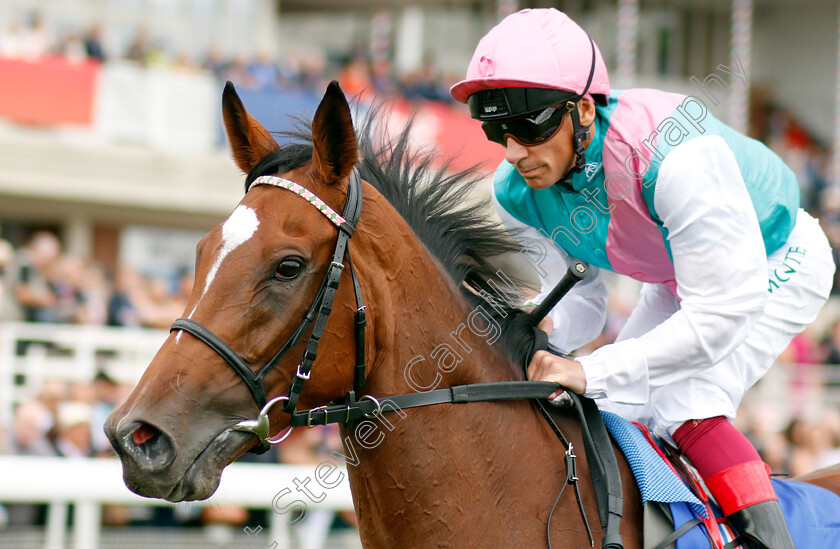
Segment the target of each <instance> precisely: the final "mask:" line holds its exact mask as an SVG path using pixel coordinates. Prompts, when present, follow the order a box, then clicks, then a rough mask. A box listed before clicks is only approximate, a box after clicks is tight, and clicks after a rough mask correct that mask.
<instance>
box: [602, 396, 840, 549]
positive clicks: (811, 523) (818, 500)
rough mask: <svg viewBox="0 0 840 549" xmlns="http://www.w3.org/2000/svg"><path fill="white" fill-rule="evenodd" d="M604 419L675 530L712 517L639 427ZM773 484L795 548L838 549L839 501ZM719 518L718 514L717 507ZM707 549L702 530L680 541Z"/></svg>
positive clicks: (795, 485) (686, 548) (803, 487)
mask: <svg viewBox="0 0 840 549" xmlns="http://www.w3.org/2000/svg"><path fill="white" fill-rule="evenodd" d="M601 416H602V417H603V418H604V424H606V426H607V429H608V430H609V431H610V434H611V435H612V437H613V439H614V440H615V441H616V443H617V444H618V446H619V447H620V448H621V451H622V452H624V455H625V457H626V458H627V461H628V463H629V464H630V468H631V469H632V470H633V475H634V476H635V477H636V483H637V484H638V485H639V491H640V492H641V496H642V499H643V500H644V501H657V502H663V503H668V504H671V505H670V509H671V512H672V515H673V520H674V523H675V524H677V525H680V524H684V523H685V522H687V521H688V520H691V519H692V518H693V517H701V516H702V517H707V516H708V514H707V512H706V507H705V506H704V505H703V504H702V503H701V502H700V500H698V499H697V497H696V496H695V495H694V494H693V493H692V492H691V490H689V489H688V487H687V486H686V485H685V484H683V481H682V479H680V477H679V476H678V475H677V474H676V473H675V472H674V471H673V470H672V469H671V468H670V466H668V464H666V463H665V461H664V460H663V459H662V457H661V456H660V455H659V453H658V452H656V450H654V449H653V448H652V447H651V445H650V443H649V442H648V440H647V439H646V438H645V437H644V435H643V434H642V432H641V431H640V430H639V428H638V427H636V426H635V425H634V424H633V423H631V422H629V421H627V420H626V419H624V418H622V417H620V416H617V415H615V414H613V413H610V412H605V411H603V410H602V411H601ZM772 482H773V489H774V490H775V491H776V495H777V496H778V497H779V504H780V505H781V508H782V514H783V515H784V517H785V522H787V524H788V529H789V530H790V534H791V537H792V538H793V541H794V544H795V545H796V547H797V548H800V547H802V548H816V547H821V548H826V549H828V548H832V549H834V548H840V496H837V495H836V494H834V493H833V492H830V491H829V490H826V489H825V488H820V487H819V486H814V485H813V484H808V483H806V482H799V481H796V480H778V479H772ZM715 512H716V513H719V510H718V509H717V508H716V507H715ZM692 515H693V516H692ZM719 520H720V519H719ZM718 526H719V527H720V528H721V535H722V538H723V540H724V543H725V542H728V541H730V540H731V539H732V537H731V534H730V533H729V532H728V529H727V528H725V527H723V525H722V524H719V525H718ZM707 547H709V541H708V537H707V534H706V533H705V532H704V531H703V529H701V528H692V529H691V530H689V531H688V532H687V533H686V534H684V535H683V536H682V537H681V538H680V539H678V540H677V548H678V549H694V548H707Z"/></svg>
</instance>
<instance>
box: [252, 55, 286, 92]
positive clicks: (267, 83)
mask: <svg viewBox="0 0 840 549" xmlns="http://www.w3.org/2000/svg"><path fill="white" fill-rule="evenodd" d="M248 72H249V73H250V75H251V85H252V86H253V87H254V89H255V90H273V89H279V88H280V87H281V86H282V84H283V78H282V75H281V74H280V67H278V66H277V63H276V62H275V61H274V59H272V55H271V53H270V52H268V51H266V50H262V51H260V53H259V54H257V59H256V61H254V62H253V63H250V64H249V65H248Z"/></svg>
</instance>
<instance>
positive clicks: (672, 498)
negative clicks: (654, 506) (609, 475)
mask: <svg viewBox="0 0 840 549" xmlns="http://www.w3.org/2000/svg"><path fill="white" fill-rule="evenodd" d="M601 417H603V418H604V424H605V425H606V426H607V430H609V432H610V435H612V437H613V440H615V442H616V444H618V446H619V448H621V451H622V452H623V453H624V457H626V458H627V462H628V463H629V464H630V468H631V469H632V470H633V476H635V477H636V484H638V485H639V491H640V492H641V495H642V500H643V501H658V502H661V503H677V502H682V503H685V504H687V505H688V506H689V507H690V508H691V510H692V511H693V512H694V514H695V515H697V516H702V517H708V513H707V512H706V506H705V505H704V504H703V503H702V502H701V501H700V500H699V499H697V496H695V495H694V494H693V493H692V492H691V490H689V489H688V487H687V486H686V485H685V484H684V483H683V481H682V479H681V478H680V477H679V476H677V474H676V473H675V472H674V471H673V470H672V469H671V467H670V466H669V465H668V464H667V463H665V461H664V460H663V459H662V457H661V456H660V455H659V454H658V453H657V452H656V450H654V449H653V448H652V447H651V445H650V443H649V442H648V441H647V439H645V436H644V435H643V434H642V432H641V431H639V428H638V427H636V426H635V425H633V424H632V423H631V422H629V421H627V420H626V419H624V418H622V417H620V416H617V415H616V414H613V413H611V412H605V411H603V410H601Z"/></svg>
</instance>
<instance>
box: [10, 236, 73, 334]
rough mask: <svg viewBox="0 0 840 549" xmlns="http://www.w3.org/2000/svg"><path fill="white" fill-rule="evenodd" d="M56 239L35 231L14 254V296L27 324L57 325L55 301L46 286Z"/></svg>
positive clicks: (55, 253)
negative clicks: (55, 323)
mask: <svg viewBox="0 0 840 549" xmlns="http://www.w3.org/2000/svg"><path fill="white" fill-rule="evenodd" d="M60 252H61V247H60V244H59V243H58V238H56V236H55V235H54V234H52V233H49V232H44V231H42V232H38V233H35V235H34V236H33V237H32V239H31V240H30V242H29V243H28V244H27V245H26V247H24V248H23V249H22V250H21V252H20V253H19V254H18V260H17V264H18V274H17V281H16V284H15V289H14V293H15V297H16V298H17V300H18V303H20V306H21V308H22V309H23V319H24V320H26V321H27V322H58V321H59V320H60V319H59V316H58V311H57V310H56V303H57V301H58V299H57V296H56V294H55V292H54V291H53V289H52V287H51V286H50V283H49V276H50V275H51V273H52V271H53V269H54V267H55V264H56V262H57V261H58V257H59V253H60Z"/></svg>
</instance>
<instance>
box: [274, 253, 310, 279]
mask: <svg viewBox="0 0 840 549" xmlns="http://www.w3.org/2000/svg"><path fill="white" fill-rule="evenodd" d="M302 269H303V263H301V261H300V260H299V259H293V258H287V259H284V260H283V261H281V262H280V264H279V265H278V266H277V269H276V270H275V271H274V277H275V278H280V279H282V280H292V279H293V278H296V277H297V275H299V274H300V271H301V270H302Z"/></svg>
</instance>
